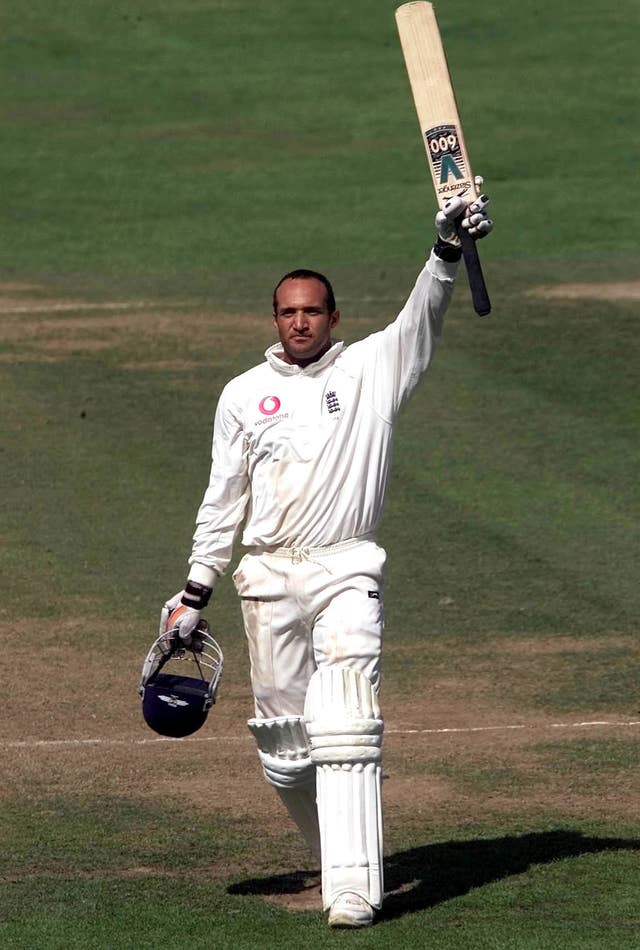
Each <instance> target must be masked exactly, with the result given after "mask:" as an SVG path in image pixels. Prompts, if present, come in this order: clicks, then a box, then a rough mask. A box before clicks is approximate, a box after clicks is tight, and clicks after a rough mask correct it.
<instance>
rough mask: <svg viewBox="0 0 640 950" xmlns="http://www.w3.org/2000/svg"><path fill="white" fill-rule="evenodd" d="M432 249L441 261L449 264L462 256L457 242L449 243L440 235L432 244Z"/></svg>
mask: <svg viewBox="0 0 640 950" xmlns="http://www.w3.org/2000/svg"><path fill="white" fill-rule="evenodd" d="M433 250H434V253H435V254H436V255H437V256H438V257H439V258H440V260H441V261H448V262H449V263H450V264H455V262H456V261H459V260H460V258H461V257H462V248H461V247H460V245H459V244H449V243H448V242H447V241H443V240H442V238H440V237H439V238H438V239H437V240H436V243H435V244H434V245H433Z"/></svg>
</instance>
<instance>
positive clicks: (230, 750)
mask: <svg viewBox="0 0 640 950" xmlns="http://www.w3.org/2000/svg"><path fill="white" fill-rule="evenodd" d="M34 629H41V630H43V633H42V635H41V636H40V638H39V644H38V649H37V650H36V651H34V649H33V647H32V632H33V630H34ZM118 634H119V635H120V636H122V634H123V631H122V630H120V629H119V630H118ZM112 636H113V629H112V627H111V625H110V624H107V623H104V622H102V623H99V622H96V621H95V620H94V619H91V620H89V619H87V618H82V617H78V618H74V619H69V620H68V621H67V622H66V623H65V624H61V625H57V626H56V627H55V628H52V627H51V625H42V624H37V623H34V622H31V621H23V622H22V623H20V624H18V625H17V626H16V625H15V624H12V625H11V626H9V625H8V624H0V637H2V638H4V639H5V641H6V640H7V639H8V638H9V637H10V638H11V642H12V644H13V646H12V668H13V669H15V670H17V671H21V675H20V676H17V677H16V678H15V680H14V681H13V682H12V688H11V690H10V691H9V693H8V695H7V694H6V693H5V697H4V699H3V705H4V712H5V716H4V717H3V718H4V729H3V735H2V740H1V741H0V759H2V760H4V762H5V764H6V769H5V771H4V774H5V776H7V779H6V781H5V782H4V783H3V787H2V789H1V790H0V799H4V800H11V799H13V800H16V799H17V800H21V801H23V802H25V801H33V802H35V801H38V800H39V799H40V798H43V797H45V798H46V797H49V796H60V797H65V796H74V797H75V796H80V797H85V796H91V795H105V794H107V795H108V794H113V795H117V796H122V795H130V796H132V797H134V798H140V799H147V800H148V801H153V802H158V801H159V802H165V801H171V800H172V799H173V798H174V797H175V795H176V789H177V788H179V790H180V797H181V800H182V801H183V802H184V801H188V802H189V803H190V804H191V805H192V806H193V807H195V808H197V809H198V810H199V811H201V812H203V813H207V812H211V813H212V814H218V815H219V814H227V815H229V816H235V817H242V819H243V820H246V821H247V822H249V823H250V824H251V823H255V822H256V816H259V818H260V821H261V822H264V821H267V822H268V827H270V828H276V827H282V829H283V831H291V830H293V826H292V825H291V823H290V822H289V819H288V818H287V817H285V816H284V815H283V812H282V809H281V806H280V803H279V801H278V800H277V798H276V796H275V795H274V794H273V791H272V789H270V788H269V786H267V785H266V783H265V782H264V781H263V779H262V775H261V771H260V768H259V765H258V762H257V758H256V755H255V747H254V742H253V739H252V737H251V736H250V734H249V733H248V731H247V729H246V719H247V718H248V717H249V716H250V715H251V714H252V701H251V695H250V691H249V685H248V670H247V661H246V656H245V653H244V644H241V643H237V644H229V646H228V648H227V650H226V653H227V657H226V660H227V662H226V669H225V676H224V678H223V683H222V687H221V690H220V696H219V701H218V704H217V705H216V707H215V709H214V710H213V712H212V713H211V715H210V717H209V719H208V721H207V723H206V725H205V727H203V729H202V730H201V731H200V732H199V733H196V735H194V736H193V737H191V738H190V739H186V740H183V741H171V740H162V739H161V738H160V737H157V736H155V734H154V733H152V732H150V731H149V730H148V728H147V727H146V725H145V723H144V721H143V719H142V716H141V713H140V706H139V700H138V696H137V684H138V677H139V673H140V668H141V665H142V659H143V656H144V650H145V649H146V647H147V644H145V645H141V646H140V649H139V650H138V654H137V655H136V654H135V653H134V652H132V650H131V648H130V647H128V648H127V649H126V650H123V649H122V643H121V642H119V643H118V644H112V643H111V642H110V639H111V638H112ZM88 642H91V643H92V644H96V643H98V644H101V646H99V647H98V648H96V647H95V646H92V647H91V649H89V648H88V647H87V643H88ZM510 642H511V646H512V648H513V649H514V651H515V652H518V653H521V654H523V655H525V657H526V652H527V650H535V649H537V650H540V649H542V650H544V649H552V648H553V649H556V650H557V649H558V647H559V646H561V647H562V649H563V650H565V651H567V655H568V659H567V662H570V661H571V650H572V649H575V650H577V649H581V648H583V647H584V644H583V643H581V642H579V641H574V640H573V639H571V638H562V640H561V642H560V643H559V642H558V640H556V639H555V638H549V640H548V641H546V646H545V641H542V642H541V643H540V642H538V641H536V642H525V641H519V642H518V643H517V644H515V643H513V641H506V642H505V643H501V644H500V645H499V646H500V647H501V649H503V650H504V649H508V647H509V643H510ZM603 642H604V640H603ZM607 642H608V641H607ZM588 643H589V645H592V641H588ZM609 646H610V643H609ZM497 649H498V645H496V650H497ZM466 662H467V663H468V664H469V665H470V666H471V669H472V668H473V663H474V657H473V649H471V650H469V651H468V655H467V657H466ZM483 677H484V680H485V682H484V688H483V690H482V692H481V693H479V694H477V696H476V695H475V694H474V697H473V702H470V701H469V697H468V688H467V680H466V679H464V678H456V677H454V676H447V677H446V678H443V680H442V681H439V682H437V683H436V684H435V686H434V688H431V689H429V691H428V693H427V694H426V695H425V696H424V697H423V698H422V699H421V698H420V697H419V696H416V695H414V696H411V697H407V696H404V695H402V693H401V692H400V690H399V689H389V691H388V693H387V695H383V709H384V713H385V720H386V736H385V775H386V778H385V784H384V795H385V807H386V810H387V815H388V818H389V820H390V822H391V823H392V824H395V825H396V826H397V827H406V826H411V825H422V826H423V825H424V823H425V822H435V823H438V822H442V823H447V824H448V823H450V822H452V821H457V820H460V821H463V822H464V821H469V820H472V819H473V817H474V816H475V817H476V818H477V819H479V818H480V817H486V816H488V815H490V814H493V815H497V816H505V817H506V816H514V815H517V814H521V813H522V812H523V810H524V811H525V812H526V813H527V814H528V815H531V814H539V815H540V816H542V815H545V814H546V815H548V814H549V813H550V812H551V813H558V814H564V815H572V816H582V817H596V816H598V817H603V818H605V817H608V818H611V817H613V816H618V817H621V818H629V819H632V818H633V819H634V820H635V818H636V811H637V808H636V802H637V786H636V784H635V783H637V780H638V774H637V768H632V767H629V768H625V769H619V770H613V771H612V770H607V769H605V770H604V771H602V772H597V771H596V772H595V773H594V772H592V771H591V766H590V765H589V763H588V762H587V761H586V760H585V762H584V763H581V762H580V759H579V758H578V759H576V760H575V762H573V764H569V765H566V764H565V765H564V766H563V767H562V769H560V768H559V767H558V766H557V764H556V763H554V758H553V754H552V752H551V751H549V743H554V742H562V743H567V742H571V741H573V740H574V739H577V738H581V739H582V738H584V737H585V735H588V736H589V737H590V738H592V739H598V740H603V741H607V742H617V741H619V740H620V739H624V740H628V739H631V738H633V737H637V736H638V735H639V732H638V730H637V729H635V731H634V727H633V726H624V724H623V723H624V721H625V720H626V719H627V718H628V717H624V716H621V715H616V713H615V711H612V710H593V712H592V713H590V714H589V715H588V716H586V715H579V716H564V717H558V716H555V715H552V714H546V713H544V712H541V711H539V710H532V709H526V708H524V709H523V708H518V709H514V708H510V707H509V706H508V704H505V702H504V701H503V699H502V695H501V684H500V675H499V673H496V675H495V676H494V677H493V679H492V678H491V676H489V675H488V674H486V673H485V674H483ZM43 684H46V688H41V687H42V686H43ZM587 721H588V722H591V723H592V725H591V726H585V725H584V723H585V722H587ZM596 721H598V722H600V723H609V724H608V725H602V724H601V725H597V726H596V725H595V724H593V723H595V722H596ZM578 723H583V725H578ZM617 723H620V724H619V725H618V724H617Z"/></svg>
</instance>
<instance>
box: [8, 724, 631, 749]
mask: <svg viewBox="0 0 640 950" xmlns="http://www.w3.org/2000/svg"><path fill="white" fill-rule="evenodd" d="M602 726H608V727H610V728H614V729H625V728H629V727H630V726H640V719H632V720H630V721H627V722H611V721H610V720H606V719H597V720H593V721H589V722H552V723H549V724H548V725H544V724H542V725H536V726H526V725H503V726H447V727H444V728H441V729H387V730H386V735H391V736H426V735H443V734H445V733H469V732H507V731H510V730H511V731H512V730H516V729H528V730H534V729H537V730H541V729H592V728H596V727H602ZM238 738H240V737H238V736H237V735H227V736H187V737H186V738H184V739H171V738H170V737H168V736H150V737H149V738H146V739H21V740H16V741H15V742H0V749H53V748H68V747H74V746H92V745H94V746H110V745H111V746H130V745H155V744H157V743H159V742H234V743H237V742H238ZM242 738H246V739H247V741H249V739H250V737H249V736H243V737H242Z"/></svg>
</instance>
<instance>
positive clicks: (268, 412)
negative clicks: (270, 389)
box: [258, 396, 281, 416]
mask: <svg viewBox="0 0 640 950" xmlns="http://www.w3.org/2000/svg"><path fill="white" fill-rule="evenodd" d="M280 406H281V403H280V400H279V399H278V397H277V396H265V397H264V399H262V400H261V401H260V402H259V404H258V409H259V410H260V412H261V413H262V415H263V416H273V415H274V414H275V413H276V412H277V411H278V409H279V408H280Z"/></svg>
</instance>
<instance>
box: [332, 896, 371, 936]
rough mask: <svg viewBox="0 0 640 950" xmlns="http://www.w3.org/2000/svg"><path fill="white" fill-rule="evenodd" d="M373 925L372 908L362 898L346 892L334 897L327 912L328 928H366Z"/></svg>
mask: <svg viewBox="0 0 640 950" xmlns="http://www.w3.org/2000/svg"><path fill="white" fill-rule="evenodd" d="M372 923H373V907H372V906H371V904H368V903H367V902H366V900H365V899H364V897H360V895H359V894H353V893H352V892H351V891H346V893H344V894H340V896H339V897H336V899H335V900H334V902H333V904H332V905H331V910H330V911H329V926H330V927H368V926H369V925H370V924H372Z"/></svg>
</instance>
